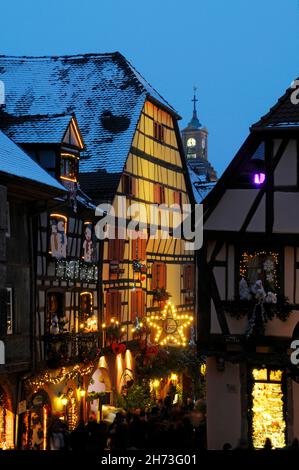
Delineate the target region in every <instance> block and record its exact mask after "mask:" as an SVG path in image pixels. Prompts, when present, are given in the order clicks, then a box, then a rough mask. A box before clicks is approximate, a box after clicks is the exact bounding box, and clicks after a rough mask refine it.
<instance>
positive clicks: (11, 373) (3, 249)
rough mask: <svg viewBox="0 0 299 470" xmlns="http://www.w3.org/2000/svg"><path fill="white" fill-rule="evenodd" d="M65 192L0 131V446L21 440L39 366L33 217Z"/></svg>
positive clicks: (7, 447) (0, 119) (7, 446)
mask: <svg viewBox="0 0 299 470" xmlns="http://www.w3.org/2000/svg"><path fill="white" fill-rule="evenodd" d="M2 122H3V120H2V116H0V124H2ZM65 193H66V190H65V188H64V187H63V186H62V185H61V184H60V183H59V182H58V181H56V180H55V179H54V178H53V177H52V176H50V175H49V174H48V173H47V172H46V171H45V170H43V169H42V168H41V167H40V166H39V165H38V164H37V163H36V162H34V161H33V160H32V159H31V158H30V157H29V156H28V155H27V154H26V153H25V152H24V151H22V149H21V148H20V147H18V146H17V145H16V144H15V143H14V142H12V141H11V140H10V139H9V138H8V137H7V136H6V135H4V134H3V133H2V132H1V131H0V253H1V254H0V260H1V262H0V273H1V274H0V449H9V448H14V447H15V446H16V445H17V444H18V433H17V430H18V419H19V416H21V414H20V413H22V406H23V405H24V401H23V397H22V386H23V379H24V378H25V377H26V376H29V375H31V374H32V373H34V370H35V367H36V358H35V348H34V342H33V332H34V311H35V307H34V306H35V295H34V292H35V290H34V287H33V286H34V279H35V269H34V265H35V259H34V256H35V253H36V250H35V247H34V243H35V240H36V233H35V234H34V233H33V219H34V218H35V217H36V211H38V206H39V205H40V204H44V205H47V203H48V202H49V200H52V199H53V198H55V197H59V198H63V197H64V195H65ZM23 408H24V406H23ZM25 410H26V405H25ZM23 411H24V410H23Z"/></svg>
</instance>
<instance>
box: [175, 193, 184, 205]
mask: <svg viewBox="0 0 299 470" xmlns="http://www.w3.org/2000/svg"><path fill="white" fill-rule="evenodd" d="M173 202H174V204H178V205H179V206H180V207H182V193H181V192H180V191H174V192H173Z"/></svg>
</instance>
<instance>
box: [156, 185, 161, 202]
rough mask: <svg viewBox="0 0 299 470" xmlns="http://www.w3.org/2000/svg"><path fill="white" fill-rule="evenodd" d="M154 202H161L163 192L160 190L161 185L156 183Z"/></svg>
mask: <svg viewBox="0 0 299 470" xmlns="http://www.w3.org/2000/svg"><path fill="white" fill-rule="evenodd" d="M154 202H155V203H156V204H161V192H160V185H159V184H158V183H155V186H154Z"/></svg>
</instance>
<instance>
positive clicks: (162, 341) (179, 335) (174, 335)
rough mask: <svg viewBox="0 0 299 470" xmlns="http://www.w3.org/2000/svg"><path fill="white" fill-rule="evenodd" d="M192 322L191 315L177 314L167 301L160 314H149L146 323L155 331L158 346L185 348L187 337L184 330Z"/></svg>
mask: <svg viewBox="0 0 299 470" xmlns="http://www.w3.org/2000/svg"><path fill="white" fill-rule="evenodd" d="M192 322H193V315H191V314H188V313H177V310H176V308H175V307H174V305H173V304H172V303H171V302H170V301H169V302H168V303H167V304H166V305H165V307H164V309H163V311H162V314H158V315H157V314H155V313H153V314H151V316H150V317H148V318H147V323H148V325H149V326H150V327H152V328H153V329H154V330H155V337H154V339H155V342H156V343H158V344H159V345H160V346H166V345H176V346H182V347H185V346H186V345H187V336H186V334H185V331H184V330H185V329H186V328H187V327H189V326H190V325H191V323H192Z"/></svg>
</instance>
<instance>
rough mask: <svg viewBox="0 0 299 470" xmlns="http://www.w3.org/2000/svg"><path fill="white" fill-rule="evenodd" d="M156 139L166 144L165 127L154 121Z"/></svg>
mask: <svg viewBox="0 0 299 470" xmlns="http://www.w3.org/2000/svg"><path fill="white" fill-rule="evenodd" d="M154 138H155V139H156V140H159V142H164V126H163V124H161V123H160V122H157V121H154Z"/></svg>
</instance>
